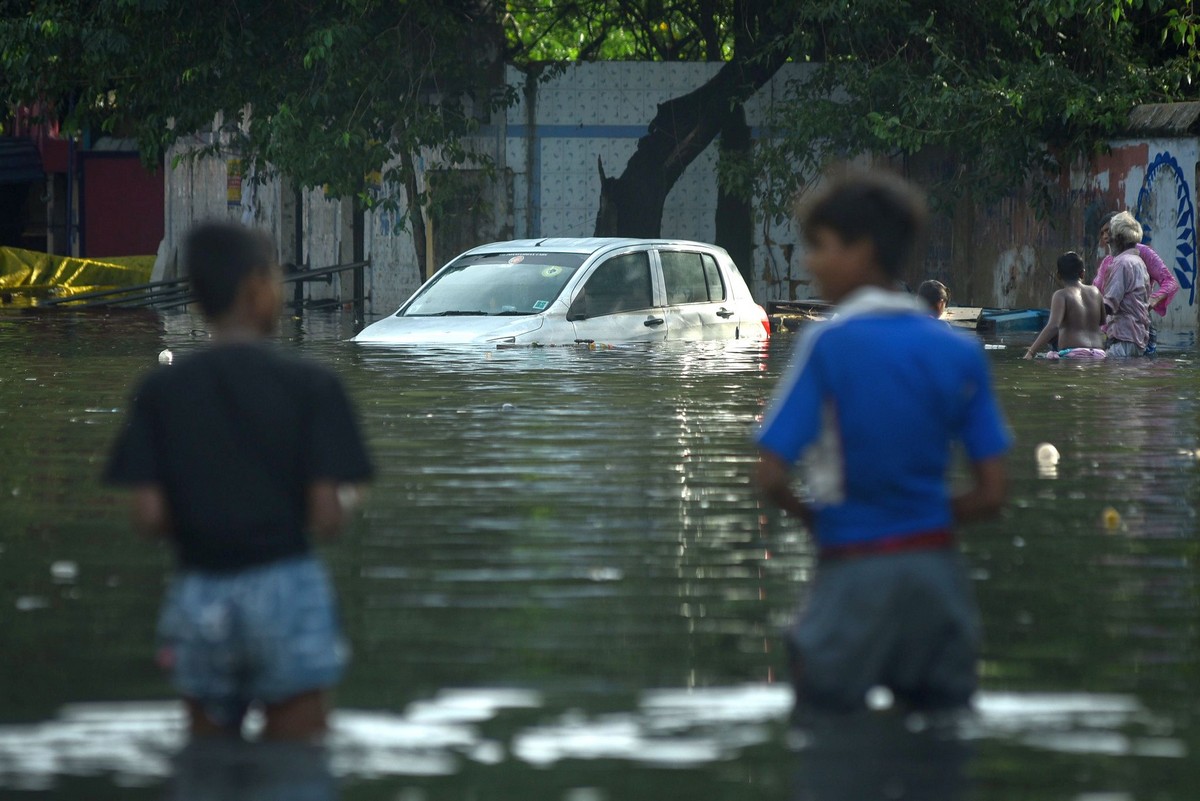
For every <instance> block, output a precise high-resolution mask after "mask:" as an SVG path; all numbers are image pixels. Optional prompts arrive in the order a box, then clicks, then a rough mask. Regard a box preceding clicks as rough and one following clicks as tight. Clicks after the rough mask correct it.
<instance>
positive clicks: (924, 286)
mask: <svg viewBox="0 0 1200 801" xmlns="http://www.w3.org/2000/svg"><path fill="white" fill-rule="evenodd" d="M917 297H919V298H921V300H923V301H925V302H926V303H928V304H929V307H930V308H937V305H938V304H939V303H946V302H948V301H949V300H950V290H948V289H946V285H945V284H943V283H942V282H941V281H934V280H933V279H932V278H931V279H929V280H928V281H922V282H921V285H920V286H919V287H917Z"/></svg>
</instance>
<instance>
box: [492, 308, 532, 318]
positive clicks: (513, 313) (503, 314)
mask: <svg viewBox="0 0 1200 801" xmlns="http://www.w3.org/2000/svg"><path fill="white" fill-rule="evenodd" d="M527 314H533V312H526V311H517V310H516V309H510V310H509V311H499V312H496V313H495V314H493V315H492V317H524V316H525V315H527Z"/></svg>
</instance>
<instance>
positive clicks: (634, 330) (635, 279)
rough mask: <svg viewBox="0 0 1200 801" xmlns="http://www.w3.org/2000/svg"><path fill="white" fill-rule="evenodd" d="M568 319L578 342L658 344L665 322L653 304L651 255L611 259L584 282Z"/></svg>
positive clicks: (664, 333)
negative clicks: (573, 327)
mask: <svg viewBox="0 0 1200 801" xmlns="http://www.w3.org/2000/svg"><path fill="white" fill-rule="evenodd" d="M567 320H569V321H570V322H571V324H572V325H574V326H575V338H576V340H577V341H588V342H596V343H603V344H608V343H613V342H661V341H662V340H664V339H666V338H667V320H666V317H665V316H664V315H663V309H662V308H660V307H658V306H656V305H655V302H654V279H653V275H652V273H651V270H650V254H649V252H648V251H645V250H637V251H632V252H629V253H621V254H618V255H615V256H611V257H609V258H607V259H605V260H604V261H602V262H601V263H600V264H598V265H597V266H596V267H595V269H593V270H592V272H591V273H590V274H589V275H588V276H587V278H586V279H585V280H584V283H583V286H582V288H581V289H580V290H579V291H578V292H577V293H576V295H575V298H574V299H573V300H572V301H571V307H570V309H569V310H568V312H567Z"/></svg>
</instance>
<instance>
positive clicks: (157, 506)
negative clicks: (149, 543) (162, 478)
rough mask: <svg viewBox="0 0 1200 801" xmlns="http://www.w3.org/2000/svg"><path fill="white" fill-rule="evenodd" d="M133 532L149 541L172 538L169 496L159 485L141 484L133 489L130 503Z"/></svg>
mask: <svg viewBox="0 0 1200 801" xmlns="http://www.w3.org/2000/svg"><path fill="white" fill-rule="evenodd" d="M129 511H130V519H131V521H132V523H133V530H134V531H136V532H137V533H138V534H140V535H141V536H143V537H145V538H147V539H162V538H166V537H169V536H171V512H170V510H169V509H168V508H167V496H166V494H165V493H164V492H163V490H162V487H160V486H159V485H157V484H139V485H137V486H135V487H134V488H133V495H132V497H131V503H130V509H129Z"/></svg>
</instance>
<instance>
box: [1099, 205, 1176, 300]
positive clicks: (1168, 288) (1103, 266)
mask: <svg viewBox="0 0 1200 801" xmlns="http://www.w3.org/2000/svg"><path fill="white" fill-rule="evenodd" d="M1115 216H1117V212H1115V211H1114V212H1112V213H1110V214H1106V215H1105V216H1104V219H1103V220H1101V222H1100V247H1102V248H1104V249H1105V250H1108V224H1109V223H1110V222H1112V218H1113V217H1115ZM1137 252H1138V255H1139V256H1141V257H1142V261H1144V262H1145V263H1146V272H1148V273H1150V289H1151V292H1150V300H1149V301H1148V303H1149V306H1150V308H1151V309H1152V310H1154V311H1156V312H1158V316H1159V317H1165V316H1166V314H1167V306H1169V305H1170V304H1171V298H1173V297H1175V293H1176V292H1178V291H1179V282H1178V281H1176V280H1175V276H1174V275H1172V274H1171V271H1170V270H1169V269H1167V265H1166V264H1163V260H1162V259H1161V258H1159V255H1158V254H1157V253H1155V252H1154V250H1153V249H1152V248H1151V247H1150V246H1149V245H1143V244H1142V243H1140V242H1139V243H1138V244H1137ZM1112 262H1113V257H1112V254H1111V253H1110V254H1109V255H1107V256H1105V257H1104V260H1103V261H1101V262H1100V267H1099V268H1098V269H1097V270H1096V277H1095V279H1094V280H1093V281H1092V286H1094V287H1096V289H1099V290H1100V291H1101V292H1103V291H1104V284H1105V283H1106V282H1107V281H1108V273H1109V270H1111V269H1112ZM1156 286H1157V288H1155V287H1156Z"/></svg>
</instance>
